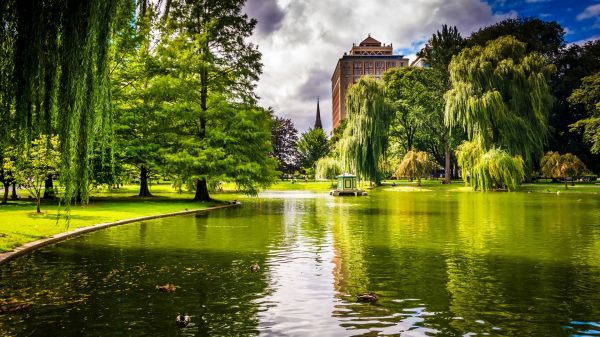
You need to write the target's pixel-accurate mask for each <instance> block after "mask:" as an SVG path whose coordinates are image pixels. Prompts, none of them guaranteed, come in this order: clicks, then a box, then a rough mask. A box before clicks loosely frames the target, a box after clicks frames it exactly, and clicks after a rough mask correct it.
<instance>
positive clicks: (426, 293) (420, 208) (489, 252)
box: [0, 191, 600, 337]
mask: <svg viewBox="0 0 600 337" xmlns="http://www.w3.org/2000/svg"><path fill="white" fill-rule="evenodd" d="M243 201H244V205H243V206H242V207H240V208H236V209H228V210H219V211H213V212H210V213H207V214H199V215H196V216H180V217H173V218H165V219H159V220H153V221H147V222H141V223H135V224H128V225H123V226H120V227H113V228H110V229H106V230H102V231H98V232H94V233H90V234H87V235H84V236H81V237H78V238H74V239H71V240H68V241H65V242H62V243H59V244H56V245H53V246H50V247H46V248H43V249H41V250H38V251H36V252H34V253H32V254H30V255H27V256H24V257H21V258H18V259H16V260H14V261H12V262H10V263H9V264H7V265H4V266H2V267H0V277H1V279H0V298H2V299H4V300H6V299H9V298H16V299H18V300H28V301H30V302H31V303H32V304H31V306H30V307H29V308H28V309H26V310H24V311H20V312H14V313H4V314H0V336H246V335H265V336H352V335H364V336H375V335H392V336H434V335H437V336H544V337H546V336H600V195H598V194H561V195H556V194H527V193H456V192H452V193H451V192H443V191H442V192H413V193H404V192H398V191H377V192H374V193H372V194H371V195H370V196H368V197H358V198H357V197H330V196H328V195H326V194H311V193H267V194H262V195H261V196H260V198H253V199H246V200H243ZM255 261H256V262H258V263H259V265H260V266H261V269H260V271H259V272H257V273H252V272H250V269H249V267H250V265H252V264H253V263H254V262H255ZM166 283H171V284H174V285H176V286H177V287H178V288H177V290H176V291H175V292H174V293H162V292H159V291H157V290H156V288H155V287H156V285H162V284H166ZM364 292H375V293H376V294H377V295H378V296H379V301H378V302H377V303H373V304H372V303H357V301H356V295H357V294H360V293H364ZM180 312H188V313H189V315H190V316H191V323H190V325H188V326H187V327H185V328H178V327H177V326H176V325H175V316H176V315H177V314H178V313H180Z"/></svg>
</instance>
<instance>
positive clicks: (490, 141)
mask: <svg viewBox="0 0 600 337" xmlns="http://www.w3.org/2000/svg"><path fill="white" fill-rule="evenodd" d="M449 69H450V82H451V84H452V89H450V90H449V91H448V92H447V93H446V95H445V99H446V107H445V122H446V124H447V125H448V126H450V127H454V126H461V127H462V128H464V130H465V131H466V132H467V134H468V137H469V138H470V139H473V137H474V136H478V137H480V139H481V142H477V143H478V144H481V146H482V147H483V150H484V151H483V152H487V151H488V150H490V149H492V148H502V149H504V150H506V151H508V153H509V154H510V155H511V156H515V155H520V156H522V157H523V159H524V160H525V163H526V164H527V166H528V167H529V168H530V167H531V166H532V164H533V162H534V160H535V159H536V158H539V156H540V155H541V154H542V152H543V147H544V144H545V143H546V139H547V136H548V123H547V116H548V112H549V110H550V108H551V107H552V103H553V97H552V95H551V94H550V87H549V84H548V83H549V79H550V76H551V75H552V73H553V72H554V70H555V67H554V66H552V65H548V64H547V63H546V61H545V59H544V57H543V56H542V55H541V54H539V53H537V52H532V53H530V54H526V45H525V44H524V43H522V42H519V41H517V40H516V39H515V38H514V37H512V36H504V37H500V38H498V39H496V40H494V41H491V42H489V43H488V44H487V45H486V46H485V47H483V46H474V47H471V48H466V49H464V50H463V51H461V52H460V54H458V55H457V56H456V57H455V58H453V59H452V62H451V63H450V67H449Z"/></svg>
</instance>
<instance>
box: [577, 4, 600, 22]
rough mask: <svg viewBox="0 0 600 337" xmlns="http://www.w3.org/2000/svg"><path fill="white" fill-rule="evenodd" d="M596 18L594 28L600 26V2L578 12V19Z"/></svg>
mask: <svg viewBox="0 0 600 337" xmlns="http://www.w3.org/2000/svg"><path fill="white" fill-rule="evenodd" d="M592 18H595V19H596V22H595V23H594V26H593V27H594V28H598V27H600V4H596V5H591V6H588V7H587V8H586V9H584V10H583V12H581V13H579V14H577V20H578V21H582V20H587V19H592Z"/></svg>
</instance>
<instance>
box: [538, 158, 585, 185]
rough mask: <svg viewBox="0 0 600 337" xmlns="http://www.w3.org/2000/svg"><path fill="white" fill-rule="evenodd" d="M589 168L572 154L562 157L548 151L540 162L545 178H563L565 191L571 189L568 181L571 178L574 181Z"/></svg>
mask: <svg viewBox="0 0 600 337" xmlns="http://www.w3.org/2000/svg"><path fill="white" fill-rule="evenodd" d="M586 170H587V168H586V167H585V164H583V162H582V161H581V160H580V159H579V158H577V156H575V155H573V154H572V153H565V154H563V155H561V154H560V153H558V152H553V151H548V152H547V153H546V155H544V157H543V158H542V160H541V162H540V172H541V173H542V175H544V176H545V177H549V178H562V179H564V182H565V189H567V188H569V186H568V184H567V181H568V178H571V179H572V181H574V179H575V178H576V177H578V176H580V175H581V174H583V173H584V172H585V171H586Z"/></svg>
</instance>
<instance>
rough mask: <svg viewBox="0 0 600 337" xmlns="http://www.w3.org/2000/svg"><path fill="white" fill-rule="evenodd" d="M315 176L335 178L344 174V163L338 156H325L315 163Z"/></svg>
mask: <svg viewBox="0 0 600 337" xmlns="http://www.w3.org/2000/svg"><path fill="white" fill-rule="evenodd" d="M315 167H316V168H315V177H319V178H321V179H329V180H333V179H335V177H336V176H338V175H340V174H342V164H341V163H340V161H339V160H338V159H336V158H332V157H329V156H328V157H323V158H321V159H319V160H318V161H317V163H316V164H315Z"/></svg>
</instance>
